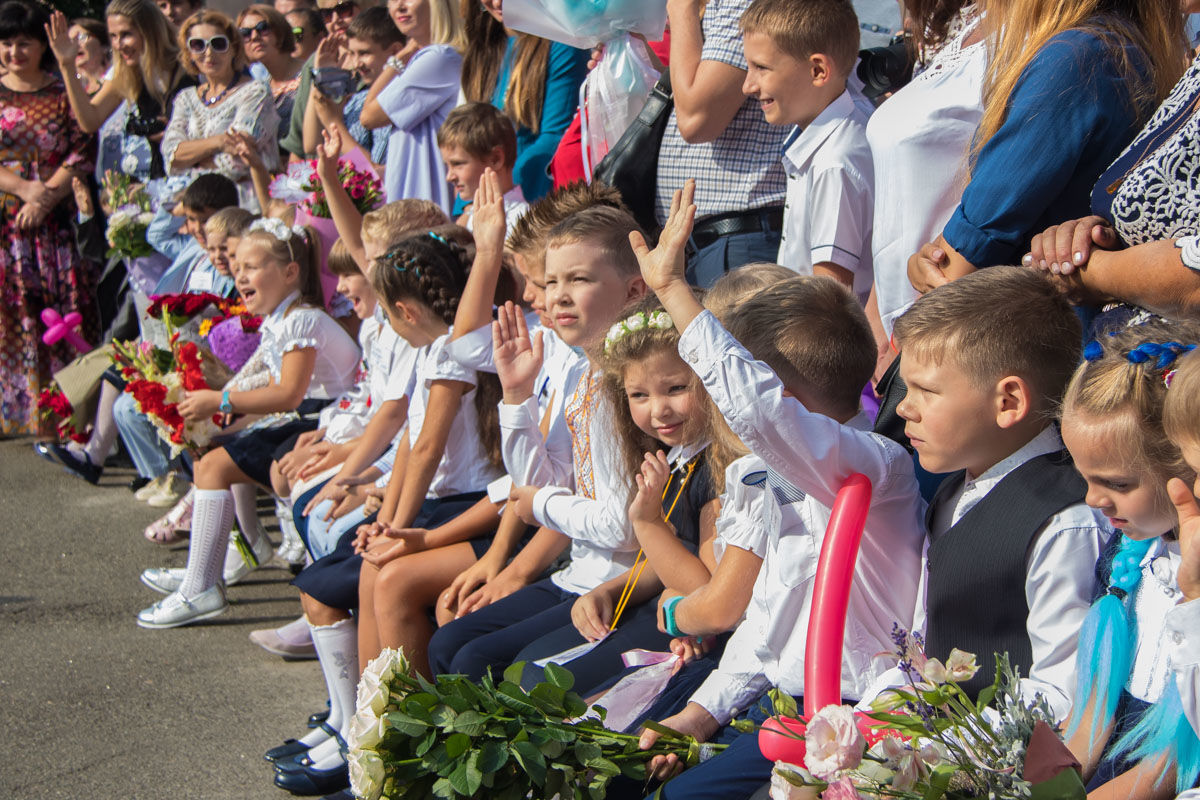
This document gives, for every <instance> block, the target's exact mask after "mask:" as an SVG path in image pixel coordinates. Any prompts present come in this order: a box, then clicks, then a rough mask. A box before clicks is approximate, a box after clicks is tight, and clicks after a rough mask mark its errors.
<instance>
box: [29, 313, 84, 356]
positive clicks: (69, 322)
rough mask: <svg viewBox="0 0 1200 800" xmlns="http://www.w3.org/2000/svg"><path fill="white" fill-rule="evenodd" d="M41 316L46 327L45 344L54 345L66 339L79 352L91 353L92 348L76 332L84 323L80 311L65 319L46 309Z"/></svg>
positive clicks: (43, 339)
mask: <svg viewBox="0 0 1200 800" xmlns="http://www.w3.org/2000/svg"><path fill="white" fill-rule="evenodd" d="M41 316H42V323H43V324H45V326H46V332H45V333H43V334H42V342H43V343H45V344H47V345H52V344H54V343H55V342H57V341H59V340H60V339H65V340H66V342H67V344H69V345H71V346H72V347H74V348H75V350H76V351H77V352H79V353H81V354H82V353H88V352H91V349H92V346H91V345H90V344H88V341H87V340H86V339H84V338H83V337H82V336H80V335H79V332H78V331H76V330H75V329H76V328H77V327H79V325H80V324H81V323H82V322H83V317H82V316H81V315H80V314H79V312H78V311H72V312H70V313H68V314H67V315H66V316H65V317H64V316H61V315H60V314H59V313H58V312H57V311H55V310H54V309H53V308H44V309H42V315H41Z"/></svg>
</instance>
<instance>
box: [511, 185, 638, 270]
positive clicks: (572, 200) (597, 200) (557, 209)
mask: <svg viewBox="0 0 1200 800" xmlns="http://www.w3.org/2000/svg"><path fill="white" fill-rule="evenodd" d="M594 206H609V207H610V208H618V209H621V210H622V211H628V209H627V208H626V207H625V203H624V202H623V201H622V200H621V193H620V192H619V191H617V190H616V189H614V188H613V187H611V186H609V185H608V184H606V183H604V182H602V181H592V182H591V183H590V184H589V183H585V182H584V181H575V182H573V183H568V184H567V185H566V186H561V187H559V188H557V189H555V190H554V191H552V192H550V194H548V195H546V196H545V197H543V198H542V199H541V200H538V201H537V202H536V203H534V204H533V205H532V206H531V207H530V209H529V211H527V212H526V213H525V214H523V215H522V216H521V218H520V219H519V220H517V221H516V222H515V223H513V227H512V231H511V232H510V233H509V234H508V242H507V244H508V248H509V249H510V250H512V251H513V252H514V253H517V254H519V255H520V256H521V257H522V258H523V259H525V266H526V267H527V268H528V269H529V270H530V272H531V273H532V272H533V271H534V270H537V271H538V272H539V273H540V272H542V271H544V269H545V266H546V237H547V235H548V234H549V233H550V229H551V228H553V227H554V226H555V225H557V224H558V223H560V222H562V221H563V220H564V219H566V218H567V217H570V216H571V215H573V214H577V213H578V212H580V211H583V210H584V209H587V208H592V207H594Z"/></svg>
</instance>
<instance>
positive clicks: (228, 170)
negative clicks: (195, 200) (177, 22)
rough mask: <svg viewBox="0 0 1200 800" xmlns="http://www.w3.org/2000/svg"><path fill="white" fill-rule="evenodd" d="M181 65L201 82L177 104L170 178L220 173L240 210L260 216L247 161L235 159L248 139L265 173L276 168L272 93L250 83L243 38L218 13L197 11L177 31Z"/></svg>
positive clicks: (167, 140) (165, 148)
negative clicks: (239, 145) (239, 142)
mask: <svg viewBox="0 0 1200 800" xmlns="http://www.w3.org/2000/svg"><path fill="white" fill-rule="evenodd" d="M179 42H180V44H181V45H182V46H183V65H184V67H185V68H186V69H187V71H188V72H190V73H192V74H193V75H199V76H200V77H202V78H203V79H204V83H203V84H202V85H200V86H197V87H194V88H191V89H185V90H184V91H182V92H180V93H179V97H178V98H177V99H176V100H175V111H174V113H172V114H171V121H170V123H169V124H168V125H167V132H166V134H165V135H164V136H163V143H162V152H163V158H164V159H166V163H167V170H168V172H170V173H171V174H172V175H197V174H200V173H204V172H218V173H220V174H222V175H224V176H225V177H227V178H229V179H230V180H232V181H233V182H234V183H236V184H237V185H238V194H239V197H240V201H241V202H240V205H241V206H242V207H243V208H248V209H250V210H252V211H258V200H257V198H256V197H255V195H254V187H253V185H252V182H251V179H250V169H249V167H248V165H247V164H246V162H245V161H243V160H242V159H240V158H238V157H237V156H235V155H233V153H234V150H235V146H236V142H237V140H238V139H239V138H244V137H249V139H250V140H252V141H253V143H254V145H255V150H256V151H257V152H258V154H259V156H260V157H261V158H262V160H263V163H264V164H265V165H266V166H267V169H269V170H274V169H275V168H277V167H278V166H279V146H278V144H277V141H276V134H277V133H278V131H279V114H278V113H276V111H275V102H274V100H273V98H272V97H271V90H270V88H269V87H268V86H267V85H266V84H264V83H260V82H259V81H256V80H254V79H252V78H251V77H250V73H249V72H248V71H247V70H246V55H245V52H244V50H243V46H242V35H241V33H240V32H238V29H237V28H236V27H235V26H234V24H233V20H231V19H230V18H229V17H227V16H225V15H224V14H222V13H221V12H219V11H199V12H197V13H195V14H193V15H192V16H190V17H188V19H187V20H186V21H185V22H184V23H183V27H182V28H181V29H180V31H179Z"/></svg>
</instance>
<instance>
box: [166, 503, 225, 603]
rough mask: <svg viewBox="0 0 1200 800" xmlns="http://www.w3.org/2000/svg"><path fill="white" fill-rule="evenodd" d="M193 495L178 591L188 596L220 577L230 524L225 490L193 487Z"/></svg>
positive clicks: (212, 584) (211, 584)
mask: <svg viewBox="0 0 1200 800" xmlns="http://www.w3.org/2000/svg"><path fill="white" fill-rule="evenodd" d="M195 497H196V499H195V503H194V505H193V506H192V535H191V541H190V542H189V543H188V562H187V570H186V572H185V573H184V576H183V583H182V584H180V586H179V593H180V594H182V595H183V596H184V597H189V598H190V597H195V596H196V595H198V594H200V593H201V592H203V591H204V590H206V589H209V588H211V587H213V586H215V585H216V583H217V579H218V578H220V577H221V567H222V565H223V564H224V563H225V548H226V546H227V545H228V544H229V529H230V528H232V527H233V496H232V495H231V494H230V493H229V492H228V490H226V489H197V490H196V495H195Z"/></svg>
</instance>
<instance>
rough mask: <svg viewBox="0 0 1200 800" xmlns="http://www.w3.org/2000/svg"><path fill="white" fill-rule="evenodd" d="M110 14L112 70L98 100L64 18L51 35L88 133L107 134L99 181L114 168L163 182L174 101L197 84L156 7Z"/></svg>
mask: <svg viewBox="0 0 1200 800" xmlns="http://www.w3.org/2000/svg"><path fill="white" fill-rule="evenodd" d="M105 14H106V17H107V22H108V41H109V43H110V45H111V47H112V54H113V68H112V75H111V77H110V78H109V79H108V80H107V81H106V82H105V83H104V84H103V85H102V86H101V87H100V89H99V91H97V92H95V93H94V94H89V92H88V87H87V86H86V85H85V84H84V82H83V80H81V79H80V77H79V76H78V72H79V71H78V70H77V69H76V62H75V58H76V55H77V54H78V53H79V50H80V48H79V42H78V40H77V39H72V38H71V36H70V30H71V26H69V25H68V23H67V18H66V17H65V16H63V15H62V14H61V13H59V12H55V13H54V14H53V15H52V16H51V17H50V24H49V26H48V27H47V30H46V33H47V34H48V36H49V41H50V48H51V50H53V51H54V57H55V59H56V60H57V61H58V66H59V71H60V73H61V74H62V79H63V83H64V84H65V85H66V87H67V98H68V99H69V100H70V102H71V112H72V113H73V114H74V115H75V119H76V120H77V121H78V122H79V127H80V128H82V129H83V131H84V132H85V133H96V132H97V131H100V152H99V155H98V158H97V167H98V169H97V173H98V174H103V170H105V169H115V170H118V171H120V172H124V173H126V174H128V175H130V176H132V177H134V178H135V179H136V180H139V181H144V180H147V179H149V178H160V177H163V176H164V175H165V174H166V171H165V168H164V166H163V161H162V156H161V154H160V151H159V141H160V139H161V138H162V132H163V130H165V129H166V126H167V119H168V118H170V115H171V107H172V104H173V102H174V100H175V96H176V95H177V94H178V93H179V91H180V90H181V89H183V88H184V87H186V86H191V85H193V84H194V83H195V79H194V78H192V77H191V76H190V75H188V74H187V72H186V71H185V70H184V69H183V66H182V65H181V64H180V63H179V50H178V48H177V47H176V45H175V40H174V31H173V30H172V29H171V23H170V22H169V21H168V20H167V18H166V17H164V16H163V13H162V12H161V11H159V10H158V6H157V5H155V4H154V0H113V1H112V2H111V3H109V4H108V7H107V8H106V9H105ZM106 120H107V122H106ZM101 128H103V130H101Z"/></svg>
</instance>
